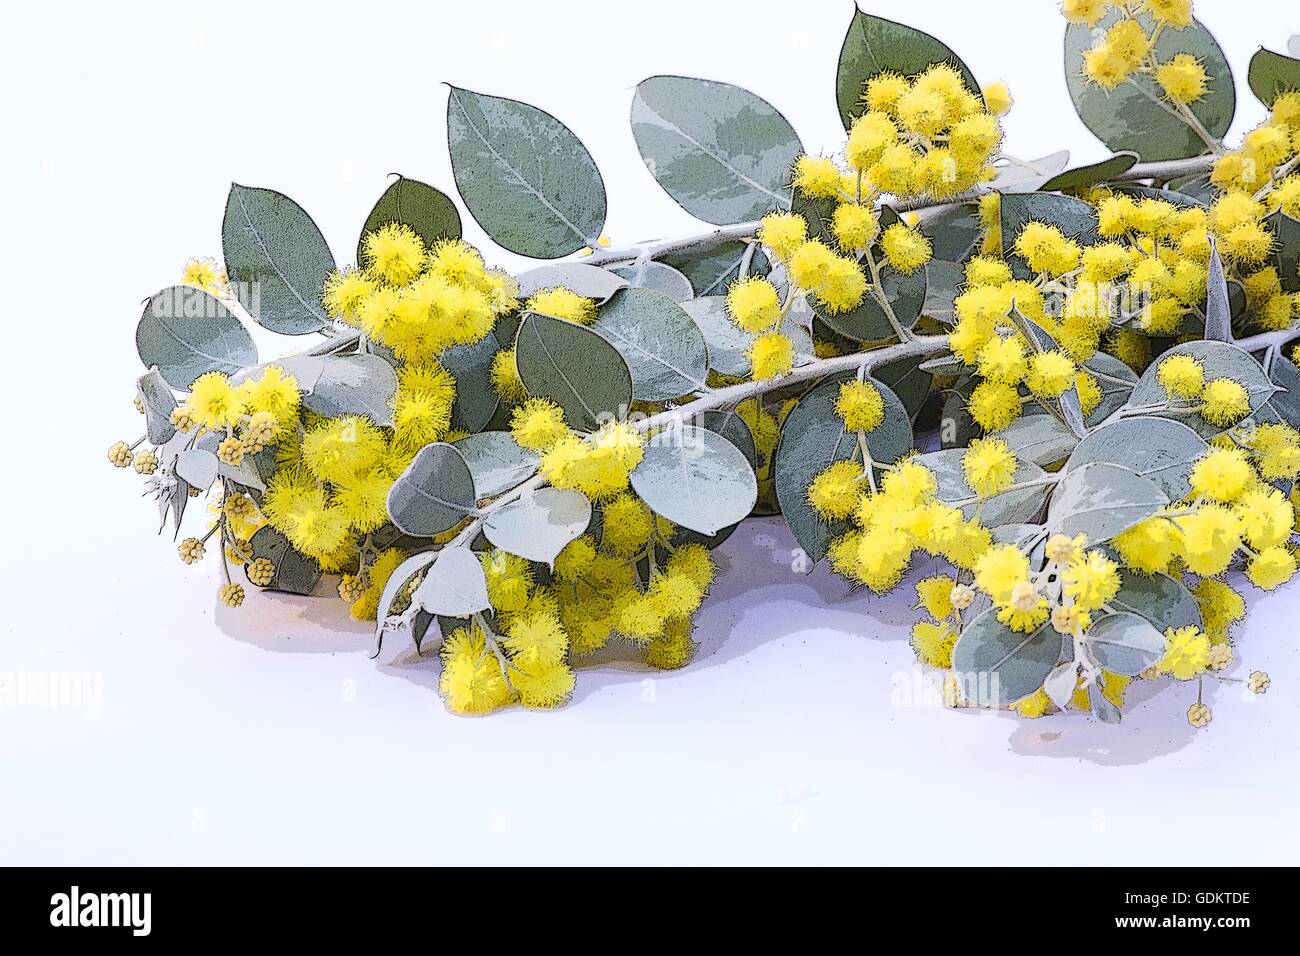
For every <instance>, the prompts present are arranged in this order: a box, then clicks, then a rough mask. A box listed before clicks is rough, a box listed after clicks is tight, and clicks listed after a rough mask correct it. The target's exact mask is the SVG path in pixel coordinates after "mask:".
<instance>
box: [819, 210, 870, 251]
mask: <svg viewBox="0 0 1300 956" xmlns="http://www.w3.org/2000/svg"><path fill="white" fill-rule="evenodd" d="M831 231H832V232H833V233H834V234H835V238H836V240H838V241H839V244H840V247H841V248H843V249H845V250H846V251H849V252H861V251H863V250H865V249H868V248H869V247H870V246H871V244H872V243H873V242H875V240H876V235H877V234H878V233H879V231H880V221H879V218H878V217H877V216H876V211H875V210H874V209H872V208H871V207H870V206H865V205H859V204H858V203H851V202H843V203H840V204H839V205H838V206H836V207H835V215H834V216H833V217H832V219H831Z"/></svg>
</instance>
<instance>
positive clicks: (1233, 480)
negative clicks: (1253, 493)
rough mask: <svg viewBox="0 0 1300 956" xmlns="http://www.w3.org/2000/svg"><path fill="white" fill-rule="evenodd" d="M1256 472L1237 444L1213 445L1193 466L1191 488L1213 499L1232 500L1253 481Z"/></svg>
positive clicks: (1202, 495) (1198, 493) (1204, 496)
mask: <svg viewBox="0 0 1300 956" xmlns="http://www.w3.org/2000/svg"><path fill="white" fill-rule="evenodd" d="M1254 479H1255V473H1254V471H1253V470H1252V469H1251V467H1250V462H1249V461H1247V459H1246V453H1245V452H1243V451H1241V450H1240V449H1238V448H1212V449H1211V450H1210V452H1209V453H1208V454H1207V455H1205V457H1203V458H1201V459H1200V460H1199V461H1198V462H1196V464H1195V465H1193V466H1192V471H1191V484H1192V491H1193V492H1195V493H1196V494H1197V495H1199V496H1201V497H1203V498H1210V499H1212V500H1214V501H1233V500H1235V499H1236V498H1238V497H1240V496H1241V493H1242V492H1244V491H1245V490H1246V488H1247V487H1248V486H1249V485H1250V484H1251V483H1252V482H1253V481H1254Z"/></svg>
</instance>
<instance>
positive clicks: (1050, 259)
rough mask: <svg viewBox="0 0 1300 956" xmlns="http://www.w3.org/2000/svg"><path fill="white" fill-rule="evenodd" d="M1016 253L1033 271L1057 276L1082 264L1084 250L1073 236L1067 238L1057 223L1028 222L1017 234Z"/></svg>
mask: <svg viewBox="0 0 1300 956" xmlns="http://www.w3.org/2000/svg"><path fill="white" fill-rule="evenodd" d="M1015 248H1016V254H1017V255H1019V256H1020V257H1021V258H1023V259H1024V260H1025V262H1026V263H1028V265H1029V268H1030V269H1032V270H1033V271H1034V272H1046V273H1048V274H1049V275H1053V276H1058V275H1062V274H1063V273H1066V272H1069V271H1070V270H1072V269H1073V268H1074V267H1075V266H1076V265H1078V263H1079V257H1080V256H1081V255H1082V251H1081V249H1080V248H1079V244H1078V243H1077V242H1075V241H1074V240H1073V239H1067V238H1066V237H1065V235H1064V234H1062V232H1061V230H1060V229H1058V228H1057V227H1056V226H1052V225H1048V224H1046V223H1041V222H1027V223H1025V225H1024V228H1023V229H1021V230H1020V234H1019V235H1018V236H1016V246H1015Z"/></svg>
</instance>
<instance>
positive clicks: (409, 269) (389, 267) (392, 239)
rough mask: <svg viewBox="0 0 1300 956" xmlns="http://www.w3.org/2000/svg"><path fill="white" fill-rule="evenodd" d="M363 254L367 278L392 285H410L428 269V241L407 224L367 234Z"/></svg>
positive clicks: (397, 223) (362, 244)
mask: <svg viewBox="0 0 1300 956" xmlns="http://www.w3.org/2000/svg"><path fill="white" fill-rule="evenodd" d="M361 250H362V259H363V260H364V262H365V264H366V272H367V274H368V275H370V276H371V277H372V278H374V279H377V280H382V281H383V282H387V283H390V284H392V285H398V286H400V285H406V283H408V282H410V281H411V280H412V279H414V278H415V277H416V276H417V275H419V274H420V271H421V270H422V269H423V268H424V259H425V255H426V250H425V247H424V240H423V239H421V238H420V237H419V236H418V235H417V234H416V232H415V230H414V229H412V228H411V227H410V226H408V225H406V224H404V223H400V222H390V223H387V224H385V225H383V226H380V227H379V228H378V229H376V230H375V231H374V232H368V233H366V236H365V238H364V239H363V240H362V243H361Z"/></svg>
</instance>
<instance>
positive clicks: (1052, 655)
mask: <svg viewBox="0 0 1300 956" xmlns="http://www.w3.org/2000/svg"><path fill="white" fill-rule="evenodd" d="M1060 656H1061V636H1060V635H1059V634H1057V633H1056V632H1055V631H1053V630H1052V628H1051V626H1050V625H1046V624H1045V625H1043V626H1042V627H1040V628H1039V629H1038V630H1036V631H1034V632H1033V633H1032V634H1021V633H1019V632H1017V631H1013V630H1011V629H1010V628H1008V627H1006V626H1005V625H1004V624H1001V623H1000V622H999V621H998V619H997V612H996V611H995V610H993V609H990V610H987V611H985V612H984V613H983V614H981V615H979V617H977V618H975V619H974V620H972V621H971V622H970V623H969V624H967V625H966V627H965V628H963V629H962V632H961V636H960V637H958V638H957V643H956V645H954V647H953V649H952V666H953V670H954V671H955V672H956V673H957V679H958V680H959V681H960V682H961V687H962V692H963V693H964V694H965V696H966V699H967V700H969V701H970V702H971V703H973V704H975V705H976V706H978V707H1001V706H1005V705H1007V704H1011V703H1014V702H1015V701H1017V700H1020V698H1022V697H1026V696H1028V695H1029V694H1032V693H1033V692H1034V691H1036V690H1038V689H1039V688H1040V687H1042V686H1043V682H1044V681H1045V680H1047V676H1048V675H1049V674H1050V673H1051V672H1052V670H1053V668H1055V667H1056V664H1057V661H1058V660H1059V658H1060Z"/></svg>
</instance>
